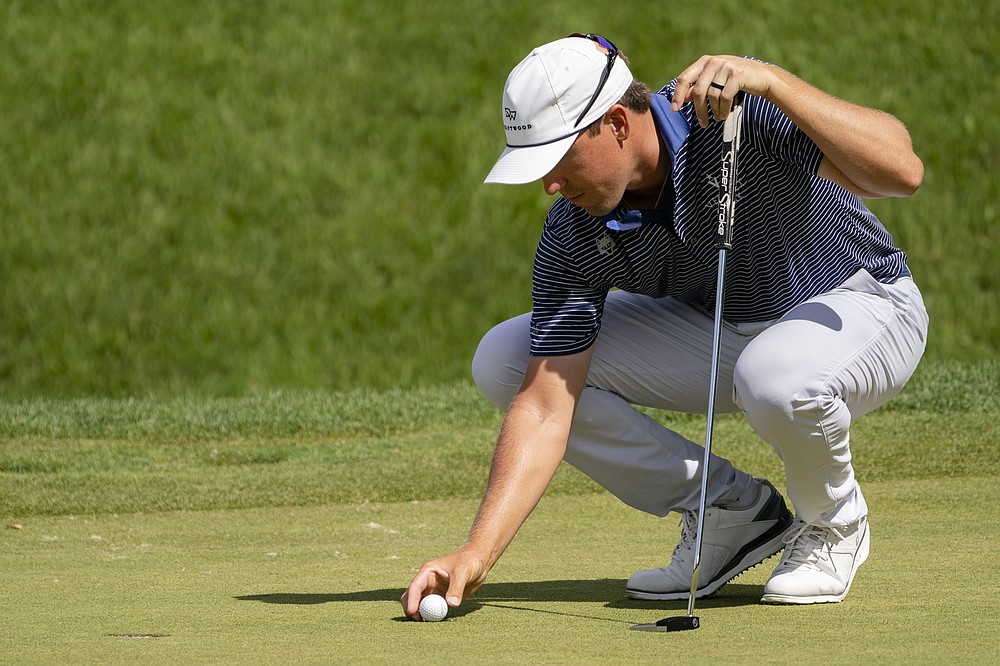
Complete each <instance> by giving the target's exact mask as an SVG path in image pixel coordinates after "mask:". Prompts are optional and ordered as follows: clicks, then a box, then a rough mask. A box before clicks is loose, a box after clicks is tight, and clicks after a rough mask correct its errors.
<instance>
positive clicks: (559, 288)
mask: <svg viewBox="0 0 1000 666" xmlns="http://www.w3.org/2000/svg"><path fill="white" fill-rule="evenodd" d="M550 215H551V213H550ZM607 294H608V290H607V289H606V288H597V287H593V286H591V285H589V284H588V281H587V279H586V278H585V277H584V275H583V274H582V273H581V271H580V270H579V268H578V266H577V265H576V262H575V261H573V259H572V257H571V254H570V253H569V252H568V251H567V247H566V245H565V242H564V239H562V238H561V237H560V234H559V233H558V231H556V230H555V229H553V228H552V226H550V224H549V223H548V222H547V223H546V226H545V230H544V231H543V232H542V238H541V240H540V241H539V243H538V250H537V251H536V253H535V263H534V269H533V273H532V289H531V296H532V302H533V307H532V312H531V349H530V352H531V355H532V356H562V355H567V354H575V353H577V352H581V351H584V350H585V349H587V348H588V347H590V346H591V345H592V344H593V343H594V340H595V339H596V338H597V334H598V332H599V331H600V328H601V317H602V316H603V314H604V299H605V297H606V296H607Z"/></svg>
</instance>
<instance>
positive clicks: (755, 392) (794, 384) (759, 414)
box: [733, 344, 823, 429]
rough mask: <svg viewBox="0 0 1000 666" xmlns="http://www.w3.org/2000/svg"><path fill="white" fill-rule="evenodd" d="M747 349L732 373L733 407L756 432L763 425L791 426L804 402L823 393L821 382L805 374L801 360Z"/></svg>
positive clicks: (785, 355)
mask: <svg viewBox="0 0 1000 666" xmlns="http://www.w3.org/2000/svg"><path fill="white" fill-rule="evenodd" d="M766 351H767V350H762V349H755V348H754V347H753V345H752V344H751V346H749V347H747V349H746V351H744V353H743V354H742V355H741V356H740V358H739V360H738V361H737V363H736V367H735V369H734V371H733V387H734V392H735V396H734V397H735V399H736V404H737V405H739V407H740V409H742V410H743V411H744V412H745V413H746V415H747V419H748V420H749V421H750V424H751V425H752V426H754V428H755V429H756V428H757V427H758V424H762V423H765V422H767V423H775V425H776V424H777V423H779V422H780V423H790V422H792V421H793V420H795V417H796V415H795V412H796V410H797V409H801V408H802V405H803V399H806V398H808V397H810V396H816V395H818V394H819V393H821V392H822V391H823V387H822V386H821V382H819V381H818V380H810V379H809V377H808V375H809V373H808V372H804V368H805V367H806V365H807V364H805V363H804V362H803V361H804V359H795V358H794V357H792V356H790V355H788V354H771V353H765V352H766Z"/></svg>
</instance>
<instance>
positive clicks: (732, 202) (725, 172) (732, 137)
mask: <svg viewBox="0 0 1000 666" xmlns="http://www.w3.org/2000/svg"><path fill="white" fill-rule="evenodd" d="M742 125H743V92H742V91H740V92H738V93H736V98H735V99H734V100H733V109H732V111H730V112H729V116H728V117H727V118H726V120H725V123H724V124H723V128H722V141H723V148H722V175H721V177H720V178H719V212H718V218H717V220H716V227H715V249H717V250H731V249H732V247H733V217H734V216H735V214H736V158H737V156H738V154H739V147H740V130H741V127H742Z"/></svg>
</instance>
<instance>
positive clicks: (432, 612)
mask: <svg viewBox="0 0 1000 666" xmlns="http://www.w3.org/2000/svg"><path fill="white" fill-rule="evenodd" d="M420 617H422V618H423V619H424V622H440V621H441V620H443V619H445V618H446V617H448V602H447V601H445V600H444V597H442V596H441V595H440V594H428V595H427V596H426V597H424V598H423V599H421V600H420Z"/></svg>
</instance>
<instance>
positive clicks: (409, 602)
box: [399, 553, 485, 620]
mask: <svg viewBox="0 0 1000 666" xmlns="http://www.w3.org/2000/svg"><path fill="white" fill-rule="evenodd" d="M484 575H485V574H484V573H483V566H482V562H481V560H479V559H478V558H476V557H472V556H469V555H460V554H459V553H455V554H452V555H449V556H446V557H444V558H441V559H439V560H433V561H431V562H428V563H427V564H425V565H424V566H422V567H421V568H420V570H419V571H418V572H417V575H416V576H414V577H413V580H412V581H411V582H410V585H409V587H407V588H406V591H405V592H404V593H403V596H402V597H400V599H399V603H400V604H401V605H402V606H403V613H404V614H405V615H406V617H408V618H410V619H411V620H420V619H421V617H420V611H419V608H420V600H421V599H423V598H424V597H425V596H427V595H428V594H440V595H442V596H444V597H445V599H446V600H447V602H448V605H449V606H450V607H452V608H455V607H457V606H458V605H459V604H461V603H462V600H463V599H464V598H465V597H466V595H469V594H472V593H473V592H475V591H476V590H477V589H479V587H480V586H481V585H482V583H483V578H484Z"/></svg>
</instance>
